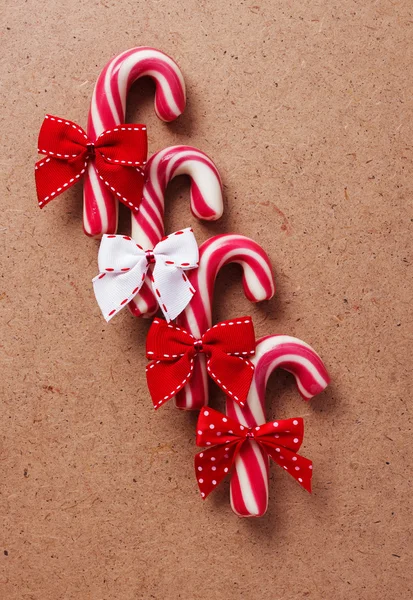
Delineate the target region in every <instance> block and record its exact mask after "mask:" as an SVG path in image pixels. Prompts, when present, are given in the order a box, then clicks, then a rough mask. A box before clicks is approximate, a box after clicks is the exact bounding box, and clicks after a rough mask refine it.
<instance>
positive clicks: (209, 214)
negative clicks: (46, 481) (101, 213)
mask: <svg viewBox="0 0 413 600" xmlns="http://www.w3.org/2000/svg"><path fill="white" fill-rule="evenodd" d="M178 175H188V176H189V177H190V180H191V188H190V195H191V196H190V201H191V210H192V213H193V214H194V215H195V217H197V218H198V219H201V220H203V221H215V220H216V219H219V218H220V217H221V216H222V212H223V201H222V184H221V178H220V175H219V172H218V169H217V168H216V166H215V165H214V163H213V162H212V160H211V159H210V158H208V156H207V155H206V154H204V153H203V152H201V151H200V150H197V149H196V148H192V147H191V146H172V147H170V148H165V149H164V150H161V151H160V152H157V153H156V154H154V156H152V157H151V158H150V160H149V161H148V164H147V165H146V168H145V183H144V188H143V198H142V203H141V205H140V208H139V211H138V212H137V213H132V237H133V239H134V240H135V241H136V242H137V243H138V244H140V245H141V246H142V247H143V248H145V250H148V249H152V248H154V247H155V246H156V244H157V243H158V242H159V241H160V240H161V239H162V238H163V236H164V235H165V229H164V212H165V190H166V188H167V186H168V183H169V182H170V181H171V180H172V179H173V178H174V177H177V176H178ZM129 308H130V310H131V311H132V313H133V314H134V315H135V316H137V317H141V316H151V315H153V314H154V313H155V312H156V311H157V308H158V303H157V299H156V296H155V295H154V293H153V291H152V287H151V286H150V284H149V283H148V282H146V283H145V285H144V286H143V287H142V288H141V290H140V293H139V294H138V295H137V296H136V297H135V299H134V300H133V301H132V302H131V303H130V305H129Z"/></svg>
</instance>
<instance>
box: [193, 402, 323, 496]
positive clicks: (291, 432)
mask: <svg viewBox="0 0 413 600" xmlns="http://www.w3.org/2000/svg"><path fill="white" fill-rule="evenodd" d="M303 437H304V422H303V419H301V418H298V417H297V418H295V419H286V420H283V421H271V422H270V423H265V424H264V425H260V426H258V427H253V428H249V427H245V426H244V425H241V424H240V423H238V422H237V421H234V420H233V419H230V418H229V417H226V416H225V415H223V414H222V413H220V412H218V411H217V410H214V409H212V408H203V409H202V410H201V412H200V415H199V419H198V424H197V437H196V445H197V446H201V447H203V446H211V447H210V448H207V449H206V450H204V451H203V452H200V453H199V454H196V455H195V474H196V478H197V481H198V486H199V489H200V492H201V496H202V497H203V498H206V497H207V496H208V494H210V493H211V492H212V490H213V489H214V488H215V487H216V486H217V485H218V484H219V483H220V482H221V481H222V480H223V479H224V477H226V475H227V474H228V473H229V471H230V470H231V467H232V466H233V464H234V461H235V460H236V457H237V455H238V454H239V451H240V449H241V447H242V445H243V444H245V443H248V442H256V443H257V444H259V445H260V446H261V447H262V448H264V449H265V451H266V452H267V454H268V456H270V457H271V458H272V459H273V460H274V461H275V462H276V463H277V464H278V465H280V467H283V468H284V469H285V470H286V471H287V472H288V473H290V475H292V476H293V477H294V479H296V480H297V481H298V483H299V484H300V485H301V486H302V487H303V488H304V489H305V490H307V491H308V492H310V493H311V477H312V474H313V471H312V469H313V465H312V462H311V460H308V459H307V458H304V456H300V455H299V454H297V450H299V449H300V446H301V444H302V442H303Z"/></svg>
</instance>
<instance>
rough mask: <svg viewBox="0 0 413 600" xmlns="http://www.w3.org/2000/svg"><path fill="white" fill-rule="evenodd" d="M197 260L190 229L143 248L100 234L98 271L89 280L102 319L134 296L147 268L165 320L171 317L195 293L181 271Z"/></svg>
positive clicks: (191, 267)
mask: <svg viewBox="0 0 413 600" xmlns="http://www.w3.org/2000/svg"><path fill="white" fill-rule="evenodd" d="M198 261H199V251H198V245H197V243H196V239H195V236H194V234H193V232H192V229H190V228H188V229H183V230H182V231H176V232H175V233H172V234H171V235H168V236H167V237H165V238H164V239H163V240H161V241H160V242H159V243H158V244H157V245H156V246H155V248H154V249H153V250H146V251H145V250H144V249H143V248H142V246H139V244H137V243H136V242H134V240H133V239H132V238H130V237H129V236H122V235H104V236H103V238H102V242H101V244H100V248H99V255H98V264H99V272H100V274H99V275H97V276H96V277H95V278H94V279H93V288H94V291H95V296H96V300H97V301H98V304H99V306H100V309H101V311H102V313H103V316H104V317H105V319H106V321H110V319H111V318H112V317H113V316H114V315H115V314H116V313H117V312H118V311H120V310H121V309H122V308H123V307H124V306H126V304H128V302H130V301H131V300H132V298H133V297H134V296H136V294H137V293H138V292H139V290H140V289H141V287H142V285H143V282H144V281H145V277H146V274H147V273H148V270H149V269H151V273H150V278H151V281H152V286H153V289H154V292H155V293H156V296H157V298H158V301H159V306H160V307H161V310H162V312H163V314H164V315H165V318H166V320H167V321H168V322H169V321H171V320H172V319H175V318H176V317H177V316H178V315H179V314H180V313H181V312H182V311H183V310H184V308H185V307H186V305H187V304H188V303H189V302H190V301H191V299H192V297H193V295H194V294H195V290H194V289H193V287H192V285H191V284H190V282H189V280H188V278H187V276H186V275H185V273H184V271H186V270H188V269H194V268H195V267H197V266H198ZM152 266H153V270H152Z"/></svg>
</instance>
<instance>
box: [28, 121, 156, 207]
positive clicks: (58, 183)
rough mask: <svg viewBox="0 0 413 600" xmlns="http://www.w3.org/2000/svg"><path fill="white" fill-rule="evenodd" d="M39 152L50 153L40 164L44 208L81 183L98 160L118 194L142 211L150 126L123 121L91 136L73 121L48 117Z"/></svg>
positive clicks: (102, 176) (37, 169) (97, 165)
mask: <svg viewBox="0 0 413 600" xmlns="http://www.w3.org/2000/svg"><path fill="white" fill-rule="evenodd" d="M38 152H39V154H45V155H46V158H43V159H41V160H39V161H38V162H37V163H36V166H35V177H36V188H37V196H38V201H39V206H40V207H41V208H42V207H43V206H45V205H46V204H47V203H48V202H50V201H51V200H53V198H55V197H56V196H58V195H59V194H61V193H62V192H64V191H65V190H66V189H68V188H69V187H71V186H72V185H74V184H75V183H76V182H77V181H79V179H80V178H81V177H82V176H83V175H84V173H85V172H86V169H87V167H88V163H92V164H93V165H94V167H95V169H96V172H97V175H98V176H99V178H100V179H101V180H102V181H103V182H104V184H105V185H106V186H107V187H108V188H109V189H110V191H111V193H112V194H113V195H114V196H115V198H117V199H118V200H119V201H121V202H123V203H124V204H125V205H126V206H128V207H129V208H133V209H134V210H138V208H139V204H140V202H141V199H142V189H143V180H144V173H143V170H142V168H141V167H143V165H145V160H146V155H147V138H146V127H145V126H144V125H133V126H128V125H119V126H118V127H115V128H113V129H111V130H108V131H104V132H103V133H102V134H101V135H100V136H99V137H98V139H97V140H90V139H89V138H88V137H87V135H86V133H85V131H84V130H83V129H82V128H81V127H79V125H77V124H76V123H73V121H68V120H67V119H60V118H59V117H53V116H51V115H46V117H45V119H44V121H43V124H42V127H41V129H40V133H39V141H38Z"/></svg>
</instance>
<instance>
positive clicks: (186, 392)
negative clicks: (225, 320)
mask: <svg viewBox="0 0 413 600" xmlns="http://www.w3.org/2000/svg"><path fill="white" fill-rule="evenodd" d="M230 263H238V264H239V265H241V267H242V270H243V275H242V283H243V288H244V294H245V296H246V297H247V298H248V300H251V302H261V301H263V300H269V299H270V298H271V297H272V296H273V295H274V292H275V284H274V278H273V274H272V269H271V263H270V260H269V258H268V256H267V254H266V253H265V252H264V250H263V249H262V248H261V246H260V245H259V244H257V243H256V242H254V241H253V240H251V239H250V238H247V237H245V236H243V235H236V234H227V235H217V236H215V237H213V238H211V239H209V240H207V241H206V242H204V243H203V244H202V245H201V247H200V248H199V267H198V269H197V270H194V271H188V279H189V280H190V282H191V284H192V285H193V286H194V288H195V289H196V290H197V292H196V294H195V295H194V297H193V299H192V301H191V303H190V304H188V306H187V307H186V309H185V310H184V312H182V313H181V314H180V316H179V317H178V319H177V323H178V325H180V326H182V327H184V328H185V329H186V330H187V331H189V332H190V333H191V334H192V335H193V336H194V337H195V338H197V339H199V338H200V337H201V336H202V335H203V334H204V333H205V331H206V330H207V329H209V328H210V327H211V326H212V299H213V294H214V285H215V280H216V277H217V275H218V273H219V271H220V269H221V268H222V267H223V266H225V265H227V264H230ZM175 402H176V406H177V408H181V409H184V410H200V409H201V408H202V407H203V406H204V405H206V404H208V375H207V370H206V364H205V360H204V356H203V355H201V356H200V360H199V361H197V365H196V366H195V369H194V372H193V376H192V378H191V380H190V381H189V382H188V384H187V385H186V386H185V387H184V388H183V390H182V391H181V392H179V393H178V395H177V397H176V401H175Z"/></svg>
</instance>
